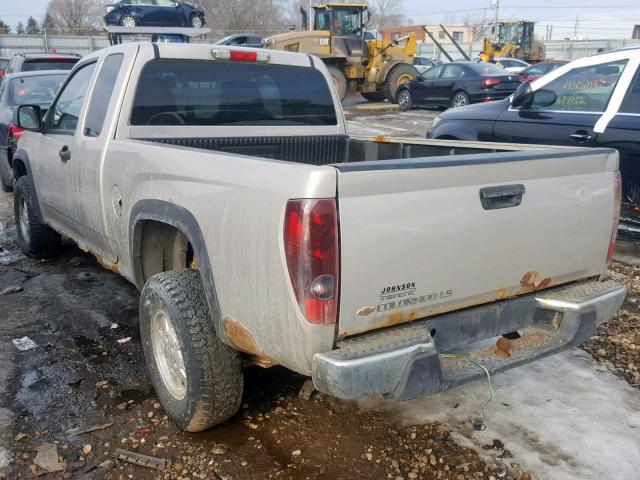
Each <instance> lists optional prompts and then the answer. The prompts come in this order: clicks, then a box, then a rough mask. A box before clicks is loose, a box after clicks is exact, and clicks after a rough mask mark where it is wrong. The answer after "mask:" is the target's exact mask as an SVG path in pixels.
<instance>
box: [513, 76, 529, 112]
mask: <svg viewBox="0 0 640 480" xmlns="http://www.w3.org/2000/svg"><path fill="white" fill-rule="evenodd" d="M532 101H533V90H532V89H531V84H530V83H529V81H528V80H527V81H525V82H522V83H521V84H520V85H518V88H516V91H515V92H514V93H513V97H511V106H512V107H513V108H522V107H528V106H529V105H531V102H532Z"/></svg>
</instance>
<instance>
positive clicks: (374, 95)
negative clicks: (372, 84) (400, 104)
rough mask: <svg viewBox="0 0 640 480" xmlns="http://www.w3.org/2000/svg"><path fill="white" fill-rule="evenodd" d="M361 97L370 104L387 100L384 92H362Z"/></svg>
mask: <svg viewBox="0 0 640 480" xmlns="http://www.w3.org/2000/svg"><path fill="white" fill-rule="evenodd" d="M360 95H362V98H364V99H365V100H369V101H370V102H382V101H384V100H385V98H384V93H383V92H366V93H365V92H361V93H360Z"/></svg>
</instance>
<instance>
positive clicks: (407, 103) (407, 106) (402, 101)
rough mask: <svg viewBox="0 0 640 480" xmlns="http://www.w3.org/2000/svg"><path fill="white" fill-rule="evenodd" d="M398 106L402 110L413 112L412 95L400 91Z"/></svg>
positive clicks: (405, 91)
mask: <svg viewBox="0 0 640 480" xmlns="http://www.w3.org/2000/svg"><path fill="white" fill-rule="evenodd" d="M398 106H399V107H400V110H402V111H403V112H406V111H407V110H411V107H412V102H411V94H410V93H409V91H408V90H400V93H398Z"/></svg>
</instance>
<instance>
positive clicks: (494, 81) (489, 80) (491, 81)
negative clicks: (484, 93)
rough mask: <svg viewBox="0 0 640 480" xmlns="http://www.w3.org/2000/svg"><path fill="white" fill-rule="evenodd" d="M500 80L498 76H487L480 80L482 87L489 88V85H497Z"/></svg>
mask: <svg viewBox="0 0 640 480" xmlns="http://www.w3.org/2000/svg"><path fill="white" fill-rule="evenodd" d="M501 82H502V80H500V79H498V78H487V79H485V80H483V81H482V86H483V87H484V88H489V87H493V86H494V85H497V84H499V83H501Z"/></svg>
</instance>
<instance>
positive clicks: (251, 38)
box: [215, 33, 264, 48]
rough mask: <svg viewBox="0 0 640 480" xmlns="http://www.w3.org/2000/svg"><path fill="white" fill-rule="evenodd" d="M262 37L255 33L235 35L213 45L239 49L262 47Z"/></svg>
mask: <svg viewBox="0 0 640 480" xmlns="http://www.w3.org/2000/svg"><path fill="white" fill-rule="evenodd" d="M262 40H264V37H263V36H262V35H257V34H255V33H236V34H235V35H229V36H227V37H224V38H221V39H220V40H218V41H217V42H216V43H215V45H236V46H241V47H254V48H260V47H262Z"/></svg>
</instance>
